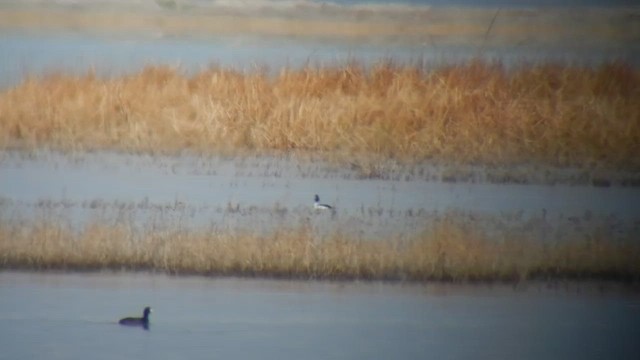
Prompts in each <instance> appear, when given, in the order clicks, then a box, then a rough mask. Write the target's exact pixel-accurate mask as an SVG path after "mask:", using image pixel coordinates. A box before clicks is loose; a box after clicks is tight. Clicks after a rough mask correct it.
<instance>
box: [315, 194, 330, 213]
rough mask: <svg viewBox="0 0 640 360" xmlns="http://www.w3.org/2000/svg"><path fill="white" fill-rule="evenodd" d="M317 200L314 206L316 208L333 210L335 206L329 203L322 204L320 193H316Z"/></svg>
mask: <svg viewBox="0 0 640 360" xmlns="http://www.w3.org/2000/svg"><path fill="white" fill-rule="evenodd" d="M314 199H315V202H314V203H313V208H314V209H316V210H333V207H331V206H330V205H327V204H320V196H318V194H316V196H315V198H314Z"/></svg>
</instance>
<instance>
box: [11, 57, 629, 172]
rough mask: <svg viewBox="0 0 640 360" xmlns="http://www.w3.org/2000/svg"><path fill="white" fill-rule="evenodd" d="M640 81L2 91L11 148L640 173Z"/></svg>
mask: <svg viewBox="0 0 640 360" xmlns="http://www.w3.org/2000/svg"><path fill="white" fill-rule="evenodd" d="M639 104H640V73H639V72H638V71H637V70H635V69H633V68H631V67H629V66H627V65H624V64H619V63H615V64H608V65H603V66H600V67H598V68H585V67H578V66H560V65H531V66H522V67H520V68H518V69H513V70H506V69H505V68H504V67H503V66H501V65H499V64H488V63H483V62H478V61H474V62H471V63H468V64H464V65H457V66H445V67H440V68H435V69H428V68H426V67H425V66H422V65H397V64H393V63H391V62H381V63H379V64H378V65H375V66H372V67H365V66H364V65H363V64H360V63H358V62H352V63H349V64H345V65H342V66H335V67H311V66H308V67H304V68H302V69H292V68H285V69H282V70H280V71H279V72H278V73H277V74H275V75H274V74H270V73H269V71H268V70H267V69H259V68H256V69H255V70H253V71H247V72H238V71H233V70H230V69H224V68H219V67H215V66H214V67H211V68H210V69H208V70H205V71H202V72H199V73H196V74H194V75H187V74H185V73H184V72H182V71H181V70H179V69H175V68H170V67H162V66H160V67H147V68H145V69H144V70H142V71H140V72H139V73H136V74H131V75H127V76H122V77H118V78H113V79H104V78H100V77H98V76H96V75H95V74H94V73H92V72H89V73H87V74H85V75H80V76H74V75H65V74H51V75H49V76H45V77H43V78H35V77H30V78H28V79H26V80H25V81H24V82H23V83H21V84H20V85H18V86H16V87H14V88H12V89H9V90H6V91H4V92H2V93H0V146H1V147H2V148H5V149H6V148H19V149H28V148H54V149H63V150H96V149H109V150H117V151H134V152H160V153H176V152H180V151H183V150H189V151H193V152H196V153H202V154H213V153H220V152H231V153H242V152H253V153H262V152H270V151H271V152H286V151H298V152H313V153H318V154H324V156H326V157H327V158H329V159H337V160H342V161H350V162H355V163H359V164H360V165H363V166H364V167H366V166H372V164H375V162H376V161H380V160H384V159H393V160H394V161H396V160H397V161H402V162H409V163H417V162H421V161H425V160H432V161H442V162H448V163H452V162H453V163H483V164H492V165H494V164H497V165H509V164H514V163H542V164H550V165H554V166H581V167H603V168H618V169H626V170H637V169H638V168H640V157H639V156H637V155H638V154H640V105H639Z"/></svg>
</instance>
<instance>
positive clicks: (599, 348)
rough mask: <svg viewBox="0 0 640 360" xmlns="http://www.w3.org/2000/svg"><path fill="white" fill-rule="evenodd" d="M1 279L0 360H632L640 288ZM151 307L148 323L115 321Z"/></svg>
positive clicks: (141, 277) (131, 277) (122, 277)
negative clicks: (141, 326) (132, 324)
mask: <svg viewBox="0 0 640 360" xmlns="http://www.w3.org/2000/svg"><path fill="white" fill-rule="evenodd" d="M597 289H598V288H597V287H592V286H590V285H587V284H582V285H568V287H567V288H566V289H565V288H564V287H561V288H558V287H556V286H550V285H548V284H530V285H528V286H526V287H524V288H520V289H512V288H510V287H502V286H492V287H487V286H482V285H479V286H465V285H438V284H433V285H426V286H421V285H401V284H396V285H391V284H384V283H332V282H297V281H275V280H239V279H216V278H198V277H186V278H172V277H167V276H164V275H148V274H75V275H70V274H25V273H7V272H3V273H0V348H2V357H3V358H7V359H19V358H42V357H44V356H46V358H47V359H86V358H87V357H90V358H92V359H115V358H127V359H137V358H145V359H148V358H163V359H169V358H190V359H205V358H206V359H210V358H233V359H238V358H242V359H252V358H253V359H256V358H260V359H282V358H305V359H354V358H357V359H360V358H366V359H392V358H401V359H425V358H438V359H443V358H456V359H458V358H501V359H506V358H518V359H541V358H543V359H556V358H557V359H566V358H580V359H596V358H603V357H604V358H615V359H632V358H635V357H634V355H637V353H638V351H640V343H638V342H637V338H638V329H637V323H638V321H639V320H640V298H639V297H638V294H637V293H625V292H623V291H617V290H611V291H606V292H600V291H598V290H597ZM146 304H150V305H152V306H153V308H154V312H153V314H152V316H151V326H150V329H149V330H150V331H143V330H141V329H137V328H127V327H121V326H119V325H118V324H117V320H118V319H119V318H120V317H122V316H123V315H127V314H129V313H131V312H137V311H140V308H141V307H142V306H144V305H146Z"/></svg>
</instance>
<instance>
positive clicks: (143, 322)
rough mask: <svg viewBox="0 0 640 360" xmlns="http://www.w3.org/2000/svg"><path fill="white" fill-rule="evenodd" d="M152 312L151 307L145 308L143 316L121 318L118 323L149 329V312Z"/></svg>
mask: <svg viewBox="0 0 640 360" xmlns="http://www.w3.org/2000/svg"><path fill="white" fill-rule="evenodd" d="M150 313H151V308H150V307H148V306H147V307H146V308H144V312H143V313H142V317H127V318H124V319H120V321H118V323H119V324H120V325H126V326H141V327H143V328H145V329H147V330H148V329H149V314H150Z"/></svg>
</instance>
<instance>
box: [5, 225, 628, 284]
mask: <svg viewBox="0 0 640 360" xmlns="http://www.w3.org/2000/svg"><path fill="white" fill-rule="evenodd" d="M144 229H146V230H144ZM144 229H143V228H137V227H135V226H133V225H132V224H130V223H123V222H119V223H117V224H115V225H114V224H107V223H106V222H101V221H95V222H93V223H90V224H88V225H86V226H85V227H84V228H82V229H80V230H72V229H71V227H70V226H69V225H65V222H64V221H62V222H61V221H59V220H53V219H49V220H47V219H41V220H39V221H34V222H31V223H25V222H7V221H2V222H0V269H37V270H44V269H59V270H102V269H110V270H148V271H159V272H166V273H171V274H202V275H234V276H259V277H284V278H306V279H375V280H404V281H430V280H446V281H495V280H497V281H514V280H515V281H520V280H526V279H559V278H576V279H616V280H633V281H637V280H638V277H639V276H640V247H639V246H638V243H637V242H634V241H631V240H634V239H630V241H627V242H625V241H623V242H620V241H617V242H614V241H608V240H607V238H606V236H604V235H603V236H597V235H594V236H591V237H589V238H587V239H580V240H574V241H572V240H567V241H566V242H562V243H555V244H546V245H544V244H542V243H540V242H536V241H535V240H533V239H526V238H517V237H506V236H505V237H504V238H503V239H493V240H489V239H487V238H485V237H484V236H482V235H481V234H478V233H477V231H475V230H474V229H470V228H468V227H465V226H463V225H459V224H458V225H457V224H456V223H455V222H453V221H450V220H445V221H443V222H441V223H440V224H438V225H437V226H435V227H434V228H433V229H432V230H430V231H425V232H424V233H423V234H421V235H419V236H417V237H415V238H414V239H412V240H407V239H404V240H400V239H390V240H387V241H377V240H366V239H351V238H346V237H345V236H342V235H341V234H340V233H335V234H333V235H330V236H327V237H322V238H320V237H318V236H317V235H314V234H313V233H312V231H311V230H310V229H309V227H308V226H307V225H304V224H303V225H300V226H298V227H295V228H292V229H283V230H282V231H277V232H274V233H273V234H269V235H255V234H253V235H252V234H243V233H216V232H208V231H197V230H186V229H184V228H181V227H179V226H178V227H176V228H175V229H173V230H166V229H164V230H162V229H158V228H153V227H151V228H144Z"/></svg>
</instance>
